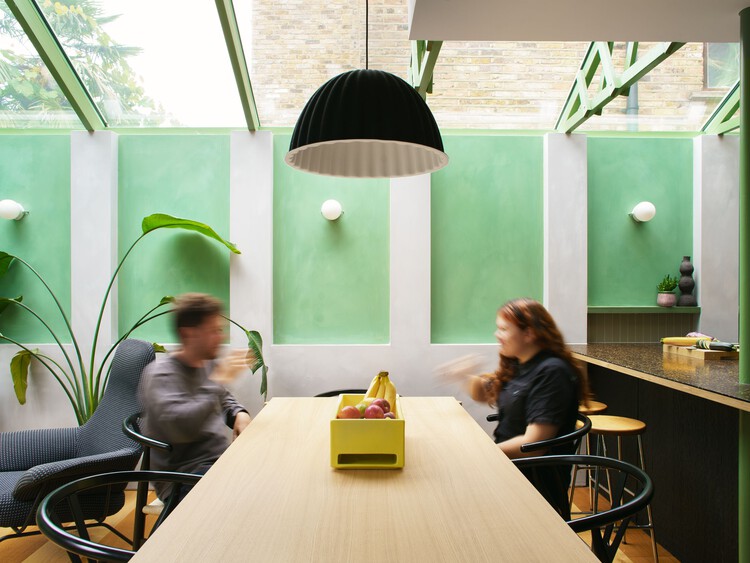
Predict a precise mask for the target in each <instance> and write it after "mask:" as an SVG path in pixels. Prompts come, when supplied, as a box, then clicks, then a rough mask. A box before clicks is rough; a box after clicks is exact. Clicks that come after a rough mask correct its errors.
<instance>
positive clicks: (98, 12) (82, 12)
mask: <svg viewBox="0 0 750 563" xmlns="http://www.w3.org/2000/svg"><path fill="white" fill-rule="evenodd" d="M39 6H40V8H41V10H42V12H43V14H44V16H45V17H46V19H47V21H48V22H49V24H50V27H51V28H52V29H53V30H54V32H55V34H56V35H57V37H58V40H59V41H60V44H61V45H62V46H63V48H64V50H65V52H66V54H67V55H68V57H69V58H70V60H71V63H72V64H73V67H74V68H75V70H76V72H77V73H78V74H79V76H80V77H81V80H82V81H83V83H84V85H85V86H86V88H87V89H88V91H89V93H90V95H91V97H92V99H93V100H94V102H95V103H96V104H97V106H98V107H99V109H100V111H102V113H103V114H104V116H105V119H107V121H108V122H109V123H110V124H111V125H143V124H144V122H147V123H148V124H150V125H158V123H159V122H160V121H162V119H163V117H162V116H163V115H164V111H163V109H162V108H161V107H158V106H157V104H156V103H155V102H154V101H153V100H152V99H151V98H149V97H148V96H146V95H145V93H144V90H143V87H142V86H141V84H140V80H139V77H138V76H137V75H136V74H135V72H134V71H133V69H132V68H131V67H130V65H129V64H128V58H129V57H132V56H134V55H137V54H138V53H140V51H141V49H140V48H138V47H129V46H126V45H121V44H119V43H117V42H116V41H114V40H113V39H112V37H110V36H109V35H108V34H107V32H106V31H104V29H103V27H102V26H104V25H106V24H107V23H109V22H112V21H114V20H116V19H117V18H118V17H119V16H118V15H105V14H104V11H103V9H102V6H101V2H98V1H96V0H79V1H76V2H72V1H69V0H63V1H57V2H51V1H50V0H43V1H40V2H39ZM25 35H26V34H25V33H24V31H23V29H22V28H21V25H20V24H19V23H18V21H17V20H16V18H15V17H14V15H13V13H12V12H11V11H10V9H9V8H8V5H7V4H6V3H5V2H3V3H2V4H0V39H4V41H2V42H0V108H1V109H2V111H0V127H14V128H18V127H22V126H30V125H34V126H38V125H42V124H44V125H47V126H50V125H51V126H54V125H55V124H56V123H57V124H58V125H59V124H60V123H62V122H67V121H69V119H70V117H69V113H70V112H71V111H72V109H71V106H70V104H69V103H68V101H67V100H66V98H65V96H64V94H63V93H62V91H61V90H60V88H59V87H58V86H57V84H56V82H55V80H54V78H53V77H52V75H51V74H50V72H49V70H48V69H47V67H46V66H45V65H44V63H43V62H42V59H41V58H40V57H39V56H38V55H37V54H36V52H35V51H33V48H32V52H31V53H30V52H29V51H28V50H27V49H25V48H23V45H24V43H23V41H22V40H23V38H24V37H25ZM17 112H33V113H34V114H37V115H38V117H35V119H33V120H25V119H21V118H19V115H18V113H17Z"/></svg>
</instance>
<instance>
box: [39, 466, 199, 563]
mask: <svg viewBox="0 0 750 563" xmlns="http://www.w3.org/2000/svg"><path fill="white" fill-rule="evenodd" d="M200 478H201V476H200V475H192V474H188V473H173V472H168V471H117V472H113V473H102V474H99V475H91V476H89V477H84V478H82V479H78V480H77V481H72V482H71V483H67V484H65V485H63V486H61V487H58V488H57V489H55V490H54V491H52V492H51V493H50V494H48V495H47V496H46V497H44V499H43V500H42V502H41V504H40V505H39V509H38V510H37V515H36V521H37V525H38V526H39V530H40V531H41V532H42V533H43V534H44V535H45V536H46V537H47V538H48V539H49V540H51V541H52V542H54V543H56V544H57V545H59V546H61V547H62V548H63V549H65V550H66V551H68V552H70V553H75V554H77V555H81V556H83V557H87V558H90V559H95V560H105V561H129V560H130V559H131V558H132V557H133V555H135V551H132V550H129V549H123V548H120V547H114V546H111V545H105V544H101V543H97V542H94V541H92V540H91V538H90V536H89V534H88V531H87V528H86V522H85V521H84V515H83V514H82V512H81V511H80V504H81V499H85V498H86V496H87V495H86V492H87V491H90V490H91V489H99V490H101V489H102V488H103V487H107V486H112V485H115V486H117V485H119V488H121V487H122V486H123V485H124V484H125V483H133V482H134V483H148V482H149V481H152V482H153V481H155V482H163V483H174V484H175V486H174V487H173V489H172V494H171V495H170V497H169V498H168V499H167V502H166V503H165V506H164V510H163V511H162V514H161V515H160V516H159V518H158V519H157V521H156V523H155V524H154V530H155V529H156V528H157V527H158V526H159V525H160V524H161V523H162V522H163V521H164V519H165V518H166V517H167V516H168V515H169V514H170V513H171V511H172V509H173V508H174V507H175V506H176V503H177V502H178V498H179V493H180V491H179V487H178V486H176V485H195V484H196V483H197V482H198V481H199V480H200ZM58 510H62V511H63V512H67V511H70V512H72V514H73V520H72V521H73V522H74V523H75V528H76V531H77V533H78V535H74V534H72V533H70V532H69V531H68V530H66V529H65V528H64V527H63V525H62V523H61V522H60V520H59V518H58V516H57V514H58ZM106 537H112V534H107V536H105V538H106ZM116 539H117V538H115V540H116Z"/></svg>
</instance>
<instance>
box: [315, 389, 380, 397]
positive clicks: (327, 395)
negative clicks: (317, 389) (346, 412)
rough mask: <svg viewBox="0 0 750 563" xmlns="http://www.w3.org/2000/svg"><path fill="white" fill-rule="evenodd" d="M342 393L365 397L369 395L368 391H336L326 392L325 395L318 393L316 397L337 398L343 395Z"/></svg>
mask: <svg viewBox="0 0 750 563" xmlns="http://www.w3.org/2000/svg"><path fill="white" fill-rule="evenodd" d="M342 393H345V394H348V395H364V394H365V393H367V389H336V390H334V391H324V392H323V393H318V394H317V395H315V396H316V397H335V396H336V395H341V394H342Z"/></svg>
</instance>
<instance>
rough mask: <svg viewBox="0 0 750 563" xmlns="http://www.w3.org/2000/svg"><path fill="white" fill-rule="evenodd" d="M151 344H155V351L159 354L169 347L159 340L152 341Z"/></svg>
mask: <svg viewBox="0 0 750 563" xmlns="http://www.w3.org/2000/svg"><path fill="white" fill-rule="evenodd" d="M151 346H153V348H154V352H156V353H157V354H164V353H166V351H167V349H166V348H165V347H164V346H162V345H161V344H159V343H158V342H152V343H151Z"/></svg>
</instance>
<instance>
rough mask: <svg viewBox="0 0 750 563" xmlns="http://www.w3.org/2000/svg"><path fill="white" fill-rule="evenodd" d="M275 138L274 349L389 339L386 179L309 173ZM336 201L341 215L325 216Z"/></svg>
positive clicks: (283, 136) (286, 137) (285, 144)
mask: <svg viewBox="0 0 750 563" xmlns="http://www.w3.org/2000/svg"><path fill="white" fill-rule="evenodd" d="M289 140H290V135H287V134H281V135H276V136H274V217H273V237H274V238H273V247H274V252H273V255H274V256H273V304H274V342H275V343H276V344H383V343H387V342H388V341H389V334H390V330H389V318H390V315H389V299H390V267H389V259H390V258H389V256H390V253H389V244H390V237H389V189H390V181H389V180H382V179H378V180H361V179H346V178H332V177H328V176H317V175H313V174H305V173H301V172H298V171H297V170H294V169H293V168H291V167H290V166H288V165H287V164H285V163H284V155H285V154H286V152H287V150H288V147H289ZM327 199H336V200H338V201H339V202H341V205H342V206H343V208H344V215H343V216H342V217H341V218H340V219H339V220H338V221H336V222H329V221H327V220H325V219H324V218H323V216H322V215H321V214H320V206H321V204H322V203H323V202H324V201H325V200H327Z"/></svg>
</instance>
